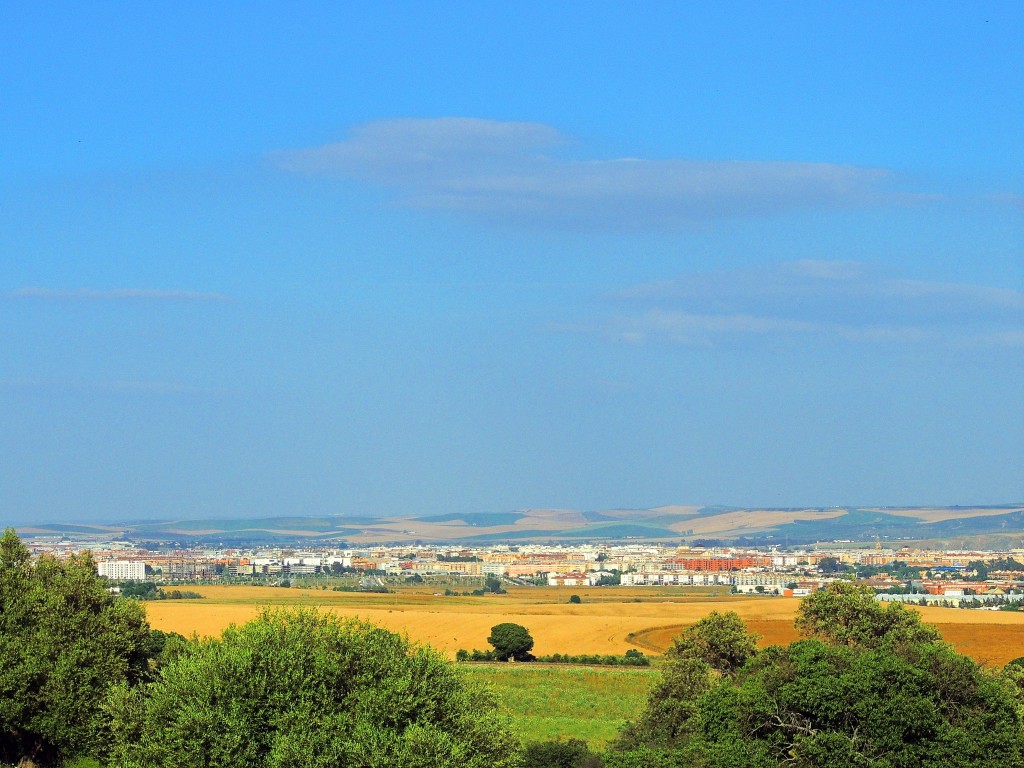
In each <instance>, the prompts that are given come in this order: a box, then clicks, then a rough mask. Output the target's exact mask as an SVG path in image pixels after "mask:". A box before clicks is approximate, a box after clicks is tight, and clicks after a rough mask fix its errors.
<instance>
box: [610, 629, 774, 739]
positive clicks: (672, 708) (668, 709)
mask: <svg viewBox="0 0 1024 768" xmlns="http://www.w3.org/2000/svg"><path fill="white" fill-rule="evenodd" d="M757 639H758V636H757V635H754V634H751V633H750V632H748V631H747V627H746V625H745V624H744V623H743V620H742V619H741V618H740V617H739V615H738V614H736V613H734V612H732V611H730V612H728V613H719V612H718V611H713V612H712V613H710V614H708V615H707V616H705V617H704V618H703V619H701V620H700V621H698V622H697V623H696V624H693V625H691V626H689V627H687V628H686V630H685V631H684V632H683V633H682V634H681V635H679V636H678V637H676V638H675V640H673V641H672V645H671V646H670V647H669V649H668V651H666V653H665V667H664V672H663V674H662V678H661V680H660V681H659V682H658V683H657V684H656V685H655V686H654V688H653V689H652V691H651V694H650V696H649V698H648V701H647V709H646V710H645V712H644V713H643V714H642V715H641V716H640V718H639V719H638V720H637V721H636V722H635V723H632V724H630V725H628V726H627V727H626V729H625V731H624V732H623V735H622V739H621V742H622V744H623V745H631V746H634V747H635V746H637V745H640V744H645V743H647V744H658V745H661V746H666V745H674V744H677V743H679V742H680V740H683V739H685V737H686V735H687V734H688V733H690V725H691V722H690V721H691V719H692V717H693V716H694V715H695V714H697V710H696V708H695V704H696V701H697V700H698V698H699V697H700V696H701V695H703V694H704V693H706V692H707V691H708V690H710V689H711V688H712V686H713V685H714V684H715V679H716V676H731V675H734V674H735V673H736V671H737V670H738V669H739V668H740V667H742V666H743V665H744V664H746V663H747V662H748V661H749V660H750V659H751V658H753V657H754V655H755V654H756V653H757Z"/></svg>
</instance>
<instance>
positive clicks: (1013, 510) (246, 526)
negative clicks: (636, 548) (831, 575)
mask: <svg viewBox="0 0 1024 768" xmlns="http://www.w3.org/2000/svg"><path fill="white" fill-rule="evenodd" d="M20 530H21V531H22V532H23V533H25V534H37V535H45V534H51V535H63V536H69V537H70V536H74V537H82V536H89V537H96V538H111V537H112V536H118V535H120V536H124V537H126V538H129V539H131V540H135V541H154V542H167V541H177V542H180V543H183V544H185V543H188V544H198V545H201V544H208V545H217V544H222V545H227V546H229V545H236V546H244V545H257V544H260V543H265V544H278V545H280V544H282V543H285V542H310V543H313V542H322V543H326V542H346V543H349V544H353V545H365V544H384V543H404V542H408V543H414V542H423V543H448V542H451V543H458V542H464V543H466V544H478V545H479V544H499V543H502V542H508V543H516V544H522V543H548V542H551V543H563V542H564V543H573V542H586V541H651V542H686V543H700V542H722V543H736V542H738V543H745V544H751V545H771V544H777V545H783V546H784V545H797V544H810V543H814V542H831V541H873V540H875V539H876V538H882V539H885V540H888V541H890V542H891V541H900V540H906V541H918V540H936V541H947V542H956V543H957V545H958V546H959V543H966V542H967V541H968V540H970V539H971V538H974V537H978V538H979V539H983V540H986V541H1000V542H1004V543H1005V544H1004V546H1011V545H1012V546H1024V504H1006V505H1000V506H972V507H899V508H859V507H828V508H813V507H812V508H793V509H772V508H752V509H744V508H738V507H688V506H665V507H657V508H654V509H616V510H598V511H588V512H576V511H574V510H565V509H526V510H518V511H515V512H479V513H468V514H454V513H453V514H444V515H437V514H434V515H407V516H406V515H403V516H399V517H387V518H385V517H382V518H373V517H367V516H346V515H337V516H322V517H273V518H257V519H223V520H177V521H160V522H143V523H133V524H130V525H123V526H117V525H83V524H76V525H65V524H52V525H50V524H47V525H35V526H25V527H22V528H21V529H20Z"/></svg>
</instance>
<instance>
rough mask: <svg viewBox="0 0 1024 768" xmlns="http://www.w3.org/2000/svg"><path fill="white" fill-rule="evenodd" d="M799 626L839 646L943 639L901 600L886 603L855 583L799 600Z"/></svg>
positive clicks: (832, 586)
mask: <svg viewBox="0 0 1024 768" xmlns="http://www.w3.org/2000/svg"><path fill="white" fill-rule="evenodd" d="M796 628H797V629H798V630H799V631H800V633H801V634H802V635H804V636H805V637H816V638H819V639H821V640H824V641H826V642H830V643H838V644H840V645H857V646H861V647H865V648H877V647H879V646H882V645H889V646H896V645H905V646H911V645H916V644H919V643H931V642H936V641H938V640H939V639H940V636H939V633H938V631H937V630H936V629H935V628H934V627H932V626H929V625H927V624H923V623H922V622H921V615H920V614H919V613H917V612H916V611H912V610H910V609H908V608H906V607H905V606H904V605H903V604H902V603H896V602H892V603H886V604H883V603H881V602H879V601H878V600H876V599H875V591H874V590H873V589H872V588H871V587H869V586H867V585H860V584H855V583H853V582H844V581H840V582H834V583H832V584H829V585H828V587H827V588H826V589H823V590H820V591H818V592H815V593H814V594H811V595H808V596H807V597H806V598H804V599H803V600H802V601H800V608H799V610H798V611H797V618H796Z"/></svg>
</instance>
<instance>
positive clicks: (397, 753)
mask: <svg viewBox="0 0 1024 768" xmlns="http://www.w3.org/2000/svg"><path fill="white" fill-rule="evenodd" d="M113 703H114V706H113V707H112V709H113V711H114V712H116V714H115V724H116V727H115V728H114V733H115V736H116V738H115V742H114V747H113V750H112V755H111V757H112V758H113V763H114V764H115V765H119V766H125V767H126V768H135V767H137V768H144V767H145V768H191V767H192V766H197V765H202V766H207V767H208V768H219V767H223V768H229V767H231V768H233V767H234V766H239V765H244V766H250V767H251V768H261V767H263V766H266V768H277V767H279V766H280V767H281V768H283V767H284V766H311V767H312V766H317V767H319V766H323V768H328V767H333V766H339V765H344V766H353V767H354V766H365V767H366V768H370V767H371V766H409V768H420V767H422V768H464V767H465V768H490V766H498V767H501V766H509V767H511V766H515V765H517V763H518V760H517V748H518V744H517V742H516V740H515V739H514V738H513V736H512V735H511V734H510V732H509V731H508V730H507V729H506V727H505V725H504V723H503V722H502V721H501V720H500V719H499V718H498V717H497V715H496V714H495V705H494V702H493V701H492V699H491V698H490V697H489V695H487V694H486V693H485V692H483V691H482V690H481V689H479V688H477V687H474V686H471V685H469V684H467V683H466V681H465V680H464V679H463V678H462V677H461V676H460V675H459V673H458V671H457V670H456V669H455V668H453V667H452V665H451V664H450V663H448V662H447V661H446V660H445V659H443V658H442V657H441V656H440V655H439V654H437V653H436V652H434V651H433V650H431V649H428V648H421V647H415V646H411V645H410V644H409V643H408V641H406V640H404V639H403V638H401V637H399V636H398V635H396V634H394V633H392V632H388V631H386V630H383V629H380V628H377V627H374V626H373V625H370V624H365V623H361V622H357V621H351V620H342V619H339V618H337V617H335V616H333V615H324V614H318V613H315V612H312V611H293V612H276V613H269V612H267V613H264V614H262V615H261V616H260V617H259V618H257V619H255V620H253V621H251V622H249V623H247V624H245V625H243V626H241V627H232V628H230V629H228V630H226V631H225V632H224V634H223V636H222V637H221V638H219V639H213V640H206V641H202V642H194V643H190V644H189V646H188V648H186V649H185V650H184V651H183V652H181V653H180V654H179V655H178V656H177V658H175V659H174V660H173V661H172V662H171V663H169V664H168V665H167V666H166V667H165V668H164V669H163V670H162V671H161V674H160V676H159V678H158V679H157V680H156V681H155V682H153V683H152V684H150V685H148V686H146V687H145V688H144V689H136V690H128V689H125V688H122V689H120V691H119V692H118V695H117V697H116V698H115V701H114V702H113Z"/></svg>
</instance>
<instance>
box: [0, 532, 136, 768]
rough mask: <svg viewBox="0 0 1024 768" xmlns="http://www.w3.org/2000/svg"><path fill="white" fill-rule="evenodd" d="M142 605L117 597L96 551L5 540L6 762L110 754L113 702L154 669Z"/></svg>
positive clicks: (0, 572) (0, 573)
mask: <svg viewBox="0 0 1024 768" xmlns="http://www.w3.org/2000/svg"><path fill="white" fill-rule="evenodd" d="M150 652H151V651H150V633H149V627H148V626H147V624H146V620H145V614H144V613H143V611H142V608H141V607H140V606H139V605H138V604H137V603H135V602H132V601H129V600H121V599H118V598H115V597H114V596H113V595H111V594H110V592H109V591H108V590H107V587H106V582H105V580H102V579H100V578H99V577H98V576H97V575H96V570H95V567H94V563H93V561H92V558H91V557H90V556H89V555H88V554H83V555H75V556H72V557H70V558H68V559H66V560H57V559H55V558H53V557H41V558H39V560H38V561H37V562H36V563H34V564H33V563H32V562H31V560H30V558H29V553H28V550H27V549H26V548H25V546H24V545H23V544H22V543H21V541H20V540H19V539H18V537H17V535H16V534H15V533H14V530H13V529H10V528H9V529H7V530H6V531H5V533H4V535H3V538H2V539H0V762H2V761H6V762H18V761H19V760H21V759H23V758H27V759H29V760H32V761H34V762H35V763H37V764H44V765H46V764H52V763H56V762H59V761H61V760H63V759H65V758H68V757H71V756H75V755H84V756H97V755H102V753H103V751H104V747H105V745H106V743H107V741H108V739H109V736H108V734H107V720H106V716H105V714H104V711H103V707H102V705H103V702H104V701H105V699H106V697H107V696H108V694H109V693H110V691H111V690H112V688H114V687H115V686H117V685H119V684H135V683H137V682H139V681H141V680H142V679H143V678H144V677H145V676H146V675H147V674H148V672H149V668H150V665H149V657H150Z"/></svg>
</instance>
